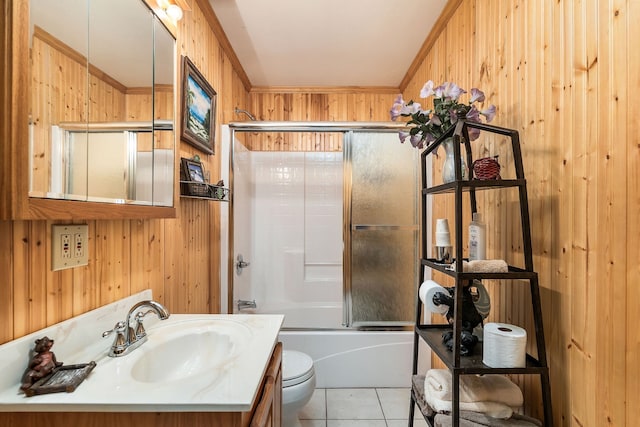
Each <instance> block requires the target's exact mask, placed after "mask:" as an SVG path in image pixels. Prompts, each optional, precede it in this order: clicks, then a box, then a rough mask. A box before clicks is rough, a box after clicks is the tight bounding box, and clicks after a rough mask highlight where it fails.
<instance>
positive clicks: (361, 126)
mask: <svg viewBox="0 0 640 427" xmlns="http://www.w3.org/2000/svg"><path fill="white" fill-rule="evenodd" d="M228 126H229V130H230V140H231V144H230V146H229V188H230V189H232V191H231V192H230V197H229V215H228V222H229V236H228V241H229V244H228V257H227V269H228V272H229V273H228V275H227V282H228V283H227V286H228V293H227V300H228V301H227V304H228V311H229V312H230V313H231V312H233V308H232V307H233V303H234V297H233V295H234V290H233V286H234V283H233V282H234V277H233V271H234V270H233V269H234V268H235V258H234V257H235V248H234V195H233V188H234V173H233V171H234V155H235V143H236V132H237V133H247V132H249V133H260V132H332V133H342V138H343V139H342V141H343V147H342V152H343V157H344V156H346V155H348V153H345V151H348V148H347V147H348V146H349V144H350V140H351V137H352V135H353V133H354V132H370V133H393V132H398V131H400V130H406V129H407V128H406V125H405V124H402V123H396V122H277V121H268V122H266V121H251V122H235V123H229V125H228ZM416 157H417V161H419V159H420V157H419V155H418V154H416ZM343 165H344V173H345V175H344V176H345V178H344V179H343V215H344V218H348V221H345V220H343V221H342V223H343V242H344V251H343V293H342V298H343V326H344V327H345V328H349V329H355V328H358V329H375V330H398V329H405V330H406V329H411V328H412V327H413V326H412V325H413V321H411V322H401V321H399V322H391V321H381V322H380V325H369V324H362V325H359V324H356V325H354V324H353V322H352V318H351V309H352V299H351V274H352V271H351V233H352V224H351V158H344V160H343ZM418 166H419V165H416V167H418ZM418 179H419V177H418ZM347 181H348V182H347ZM416 188H419V185H417V186H416ZM420 209H427V210H428V211H430V210H431V209H430V206H428V205H427V206H422V205H421V204H418V210H420ZM417 215H418V218H420V212H418V213H417ZM423 226H428V225H423V224H422V223H421V222H420V221H419V220H418V229H417V231H416V232H417V233H418V242H417V243H416V245H417V246H416V249H417V251H418V252H421V251H422V248H423V247H424V245H423V244H422V243H421V242H420V236H421V235H422V234H423V233H421V232H420V231H421V228H422V227H423ZM420 256H422V254H420V253H418V254H417V258H416V259H419V258H420ZM416 292H417V290H416Z"/></svg>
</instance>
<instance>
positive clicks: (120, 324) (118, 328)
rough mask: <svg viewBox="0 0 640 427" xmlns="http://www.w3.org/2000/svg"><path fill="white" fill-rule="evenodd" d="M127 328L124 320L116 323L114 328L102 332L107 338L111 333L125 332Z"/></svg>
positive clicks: (103, 336)
mask: <svg viewBox="0 0 640 427" xmlns="http://www.w3.org/2000/svg"><path fill="white" fill-rule="evenodd" d="M126 328H127V325H125V323H124V322H122V321H120V322H118V323H116V325H115V326H114V327H113V329H110V330H108V331H104V332H103V333H102V338H106V337H108V336H109V335H111V334H112V333H113V332H115V333H124V330H125V329H126Z"/></svg>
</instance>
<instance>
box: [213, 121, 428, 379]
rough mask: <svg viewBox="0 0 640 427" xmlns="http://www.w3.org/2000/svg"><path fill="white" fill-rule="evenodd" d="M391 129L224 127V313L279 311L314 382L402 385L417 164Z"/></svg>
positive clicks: (415, 249) (412, 278)
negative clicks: (311, 367) (309, 361)
mask: <svg viewBox="0 0 640 427" xmlns="http://www.w3.org/2000/svg"><path fill="white" fill-rule="evenodd" d="M401 127H402V126H400V125H397V124H395V123H393V124H386V123H361V122H358V123H335V122H323V123H299V122H243V123H237V124H231V125H229V129H228V130H227V129H225V133H226V134H228V139H229V143H230V147H229V153H230V159H229V164H230V171H229V172H230V173H229V176H228V179H229V181H230V187H231V189H232V199H231V200H232V201H231V203H230V204H229V205H230V206H229V208H230V209H229V213H228V221H229V248H228V253H227V254H226V257H227V260H228V264H227V267H228V269H227V275H228V304H229V306H228V311H229V312H236V313H237V312H243V313H249V312H258V313H281V314H284V315H285V321H284V326H283V332H282V333H281V337H280V338H281V340H282V341H283V343H284V344H285V348H287V347H289V348H296V349H299V350H302V351H305V352H307V353H309V354H311V355H312V357H313V358H314V361H315V364H316V370H317V372H318V384H319V386H320V387H341V386H346V387H355V386H378V387H384V386H408V385H409V382H408V381H409V377H410V372H411V368H410V366H409V363H410V360H411V345H412V334H411V332H409V331H408V329H409V328H410V327H411V326H412V325H413V320H414V319H413V313H414V308H415V307H414V305H415V298H416V295H415V293H416V282H417V278H418V267H417V263H416V260H417V259H419V257H420V254H419V247H420V245H419V242H418V239H419V235H420V234H419V227H420V224H419V220H418V218H419V217H420V216H419V209H420V206H419V197H418V191H419V190H418V188H419V176H418V175H419V170H420V168H419V156H418V154H419V153H418V150H416V149H414V148H413V147H411V145H410V144H400V142H399V141H398V136H397V131H398V129H399V128H401ZM223 161H224V160H223ZM225 217H226V215H225V214H223V220H224V218H225ZM223 228H224V224H223ZM254 301H255V307H254V304H253V302H254ZM385 359H386V360H385ZM363 361H367V362H364V364H363ZM367 363H369V364H370V366H369V367H367V366H365V365H366V364H367ZM381 364H384V365H385V368H386V367H388V366H394V367H395V370H394V369H390V370H389V371H388V372H386V373H380V372H379V371H380V369H379V368H380V366H381ZM354 365H355V366H354ZM405 365H406V366H405ZM354 367H357V369H354ZM352 371H359V372H360V375H359V376H355V375H354V374H353V372H352ZM381 376H382V377H385V376H386V377H385V378H381ZM344 381H346V383H345V382H344Z"/></svg>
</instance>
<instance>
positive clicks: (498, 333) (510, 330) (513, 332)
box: [482, 323, 527, 368]
mask: <svg viewBox="0 0 640 427" xmlns="http://www.w3.org/2000/svg"><path fill="white" fill-rule="evenodd" d="M483 339H484V343H483V349H482V363H484V364H485V365H487V366H489V367H491V368H524V367H525V365H526V358H527V351H526V347H527V331H525V330H524V329H522V328H521V327H519V326H515V325H509V324H507V323H487V324H486V325H484V337H483Z"/></svg>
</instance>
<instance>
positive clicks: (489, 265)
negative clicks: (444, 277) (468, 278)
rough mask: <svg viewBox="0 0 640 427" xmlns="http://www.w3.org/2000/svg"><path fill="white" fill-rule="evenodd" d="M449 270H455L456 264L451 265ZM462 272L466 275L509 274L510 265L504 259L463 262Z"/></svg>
mask: <svg viewBox="0 0 640 427" xmlns="http://www.w3.org/2000/svg"><path fill="white" fill-rule="evenodd" d="M449 268H450V269H451V270H455V268H456V264H455V263H453V264H451V266H450V267H449ZM462 271H463V272H465V273H508V272H509V265H508V264H507V263H506V261H505V260H502V259H478V260H474V261H462Z"/></svg>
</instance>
